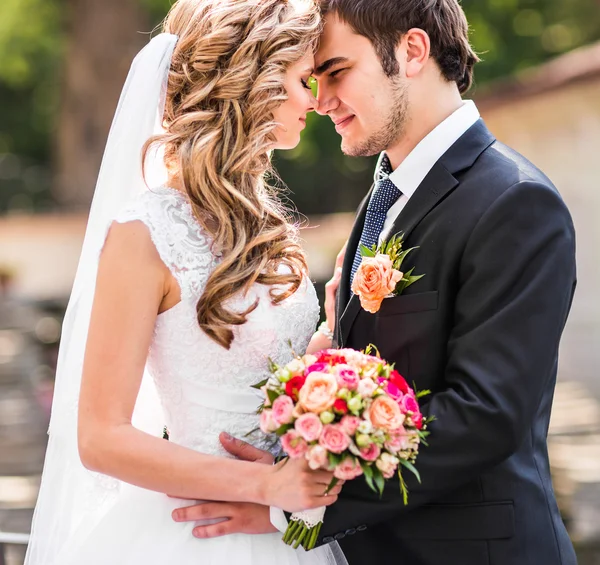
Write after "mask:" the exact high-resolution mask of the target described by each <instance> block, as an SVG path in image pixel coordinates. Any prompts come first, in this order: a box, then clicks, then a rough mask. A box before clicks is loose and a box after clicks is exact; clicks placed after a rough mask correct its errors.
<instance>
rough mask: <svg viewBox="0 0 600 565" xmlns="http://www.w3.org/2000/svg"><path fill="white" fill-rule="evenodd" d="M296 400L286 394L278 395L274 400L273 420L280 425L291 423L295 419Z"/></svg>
mask: <svg viewBox="0 0 600 565" xmlns="http://www.w3.org/2000/svg"><path fill="white" fill-rule="evenodd" d="M293 412H294V401H293V400H292V399H291V398H290V397H289V396H286V395H285V394H283V395H281V396H278V397H277V398H276V399H275V401H274V402H273V420H275V422H277V423H278V424H279V425H280V426H283V424H289V423H291V422H292V420H293V419H294V416H293V415H292V413H293Z"/></svg>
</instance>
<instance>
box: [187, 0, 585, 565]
mask: <svg viewBox="0 0 600 565" xmlns="http://www.w3.org/2000/svg"><path fill="white" fill-rule="evenodd" d="M323 8H324V10H325V12H326V24H325V30H324V34H323V38H322V42H321V46H320V49H319V51H318V53H317V56H316V58H317V63H316V64H317V71H316V73H315V76H316V78H317V79H318V86H319V95H318V100H319V113H321V114H324V115H325V114H326V115H328V116H329V117H330V118H331V119H332V120H333V121H334V122H335V124H336V130H337V131H338V133H339V134H340V136H341V137H342V149H343V151H344V152H345V153H346V154H348V155H354V156H366V155H374V154H377V153H381V157H380V159H379V164H378V167H377V171H376V174H375V183H374V185H373V187H371V190H370V191H369V193H368V194H367V196H366V197H365V199H364V201H363V203H362V204H361V206H360V208H359V211H358V216H357V219H356V222H355V224H354V228H353V230H352V233H351V235H350V238H349V240H348V244H347V250H346V255H345V260H344V264H343V271H342V276H341V283H340V287H339V291H338V296H337V316H336V327H335V341H336V342H337V344H338V345H339V346H342V347H352V348H355V349H362V348H364V347H365V346H367V345H368V344H369V343H373V344H375V345H377V347H378V348H379V351H380V353H381V355H382V356H383V357H384V358H385V359H387V360H388V361H389V362H393V363H395V364H396V367H397V369H398V370H399V371H400V372H401V373H402V374H403V375H404V376H405V377H406V378H407V380H409V381H410V382H412V381H414V382H415V384H416V387H417V388H418V389H430V390H431V391H432V394H431V395H430V396H428V397H426V398H425V399H424V401H423V412H424V415H433V416H435V418H436V420H435V421H434V422H433V424H431V425H430V431H431V436H430V438H429V440H430V441H429V447H423V448H422V450H421V453H420V455H419V457H418V460H417V467H418V469H419V470H420V473H421V478H422V482H421V483H420V484H419V483H417V482H416V480H411V479H410V474H405V475H406V477H407V479H408V481H409V485H408V486H409V491H410V494H409V501H408V505H407V506H405V505H404V504H403V502H402V496H401V495H400V490H399V488H398V486H397V484H396V483H395V481H389V482H388V484H387V485H386V488H385V492H384V495H383V497H382V499H381V500H380V499H379V498H378V497H377V496H376V495H374V494H373V493H372V492H371V491H370V490H369V489H368V488H367V486H366V485H365V483H364V481H363V480H362V479H360V478H359V479H357V480H354V481H350V482H347V483H346V484H345V485H344V488H343V490H342V493H341V495H340V497H339V500H338V502H337V503H336V504H335V505H333V506H331V507H329V508H328V510H327V513H326V515H325V523H324V525H323V528H322V530H321V539H320V540H319V543H320V544H323V543H329V542H331V541H333V540H338V541H339V542H340V545H341V546H342V549H343V550H344V553H345V555H346V557H347V559H348V561H349V563H350V565H367V564H369V563H377V564H378V565H396V564H397V563H405V564H407V565H484V564H485V565H525V564H540V565H574V564H575V563H576V559H575V555H574V551H573V548H572V545H571V542H570V541H569V538H568V535H567V532H566V530H565V527H564V525H563V523H562V521H561V517H560V514H559V510H558V507H557V504H556V500H555V497H554V493H553V490H552V483H551V479H550V469H549V464H548V454H547V448H546V433H547V429H548V421H549V417H550V409H551V405H552V397H553V393H554V387H555V383H556V373H557V356H558V345H559V340H560V336H561V333H562V330H563V327H564V324H565V321H566V318H567V314H568V312H569V308H570V305H571V300H572V297H573V291H574V288H575V239H574V238H575V234H574V231H573V225H572V222H571V218H570V216H569V213H568V211H567V209H566V207H565V205H564V203H563V201H562V199H561V198H560V196H559V194H558V192H557V191H556V189H555V188H554V186H553V185H552V183H551V182H550V180H549V179H548V178H547V177H546V176H544V174H543V173H541V172H540V171H539V170H538V169H536V168H535V167H534V166H533V165H532V164H531V163H529V162H528V161H527V160H525V159H524V158H523V157H522V156H520V155H519V154H517V153H515V152H514V151H513V150H511V149H509V148H508V147H506V146H504V145H502V144H501V143H499V142H498V141H496V140H495V139H494V137H493V135H492V134H491V133H490V132H489V131H488V129H487V128H486V126H485V124H484V123H483V121H482V120H481V119H480V117H479V113H478V111H477V108H476V107H475V105H474V104H473V103H472V102H463V100H462V98H461V94H464V93H465V92H466V91H467V90H468V89H469V87H470V85H471V82H472V72H473V66H474V64H475V63H476V62H477V57H476V55H475V54H474V53H473V51H472V49H471V47H470V46H469V41H468V31H467V30H468V28H467V23H466V20H465V17H464V14H463V12H462V10H461V8H460V6H459V4H458V1H457V0H325V1H324V2H323ZM396 233H403V234H404V237H405V239H406V247H407V248H408V247H418V249H417V250H415V251H413V252H412V253H411V254H410V255H409V256H408V258H407V259H406V260H405V264H404V265H403V266H404V267H405V268H406V269H408V268H411V267H414V272H415V274H423V275H425V276H424V277H423V278H422V279H421V280H419V281H418V282H417V283H415V284H414V285H412V286H411V287H410V288H408V289H407V290H406V291H405V292H404V293H402V294H401V295H400V296H397V297H393V298H388V299H385V300H384V301H383V303H382V306H381V309H380V310H379V312H378V313H376V314H369V313H367V312H366V311H365V310H363V309H362V308H361V305H360V301H359V300H358V298H357V297H356V296H354V295H353V294H352V293H351V290H350V285H351V280H352V277H353V275H354V273H355V271H356V268H357V266H358V264H359V262H360V257H359V255H358V254H357V251H356V250H357V247H358V245H359V242H360V243H363V244H365V245H367V246H371V245H372V244H374V243H376V242H377V241H381V239H387V238H389V237H390V236H391V235H393V234H396ZM224 443H225V445H226V446H227V447H228V448H229V450H230V451H232V452H234V453H237V454H240V453H242V452H243V453H245V454H246V455H245V456H250V457H254V458H258V457H260V454H256V453H253V452H252V448H250V447H249V446H242V444H241V442H239V441H238V442H233V443H232V442H231V441H225V442H224ZM240 446H241V447H240ZM198 508H200V507H196V510H195V509H194V508H191V509H189V510H187V511H185V512H186V514H185V515H186V517H187V518H189V519H194V518H196V517H201V518H206V517H211V516H210V514H211V513H214V516H223V513H222V512H221V509H220V508H219V503H211V504H207V505H205V509H204V510H203V509H200V510H198ZM194 512H198V513H196V514H195V513H194ZM227 515H228V516H229V517H230V518H231V520H230V523H229V526H226V525H225V524H227V523H223V524H221V525H220V526H217V527H218V528H219V529H214V527H213V529H212V530H211V529H210V528H211V527H210V526H208V527H206V529H202V528H200V529H199V531H198V535H200V536H203V537H210V536H212V535H219V534H222V533H230V532H232V531H250V530H252V531H255V532H256V533H259V532H260V531H272V529H271V527H270V526H269V524H268V521H267V512H266V509H261V508H260V507H258V508H257V507H248V506H247V505H246V506H244V505H240V506H236V505H228V506H227Z"/></svg>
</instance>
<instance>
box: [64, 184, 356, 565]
mask: <svg viewBox="0 0 600 565" xmlns="http://www.w3.org/2000/svg"><path fill="white" fill-rule="evenodd" d="M114 220H115V221H117V222H120V223H123V222H131V221H140V222H143V224H144V225H145V226H146V228H147V229H148V231H149V234H150V237H151V238H152V241H153V243H154V245H155V247H156V249H157V251H158V253H159V255H160V257H161V259H162V261H163V262H164V264H165V265H166V266H167V267H168V268H169V270H170V272H171V273H172V274H173V276H174V277H175V279H176V280H177V282H178V284H179V286H180V289H181V302H179V303H178V304H177V305H176V306H174V307H173V308H171V309H170V310H167V311H165V312H163V313H162V314H160V315H158V317H157V319H156V323H155V328H154V334H153V338H152V342H151V346H150V349H149V353H148V359H147V370H148V372H149V373H150V375H151V376H152V379H153V380H154V382H155V385H156V389H157V391H158V396H159V398H160V402H161V405H162V408H163V411H164V415H165V424H166V425H167V427H168V429H169V433H170V440H169V441H172V442H175V443H177V444H179V445H182V446H184V447H187V448H189V449H194V450H196V451H199V452H202V453H205V454H210V455H214V456H218V457H230V455H229V454H228V453H227V452H226V451H225V450H224V449H223V448H222V446H221V444H220V442H219V439H218V436H219V433H220V432H223V431H225V432H228V433H229V434H231V435H233V436H236V437H240V438H244V436H245V435H246V434H247V433H248V432H250V431H252V430H254V429H255V428H257V427H258V416H257V415H256V408H257V407H258V405H259V403H260V398H259V396H258V391H256V390H255V389H252V388H251V385H252V384H255V383H257V382H259V381H260V380H262V379H264V378H265V376H266V375H267V370H268V358H269V357H270V358H271V359H273V361H275V362H276V363H282V364H283V363H286V362H288V361H290V360H291V358H292V356H293V353H292V351H293V350H294V351H295V352H297V353H302V352H304V351H305V349H306V347H307V345H308V342H309V340H310V337H311V335H312V333H313V331H314V328H315V325H316V323H317V319H318V314H319V305H318V300H317V296H316V293H315V289H314V287H313V285H312V284H311V282H310V281H309V280H308V279H307V278H305V279H304V280H303V283H302V285H301V287H300V289H299V290H298V291H297V292H296V293H295V294H293V295H292V296H291V297H289V298H288V299H286V300H285V301H283V302H282V303H281V304H280V305H277V306H273V305H272V304H271V301H270V299H269V294H268V293H269V287H267V286H264V285H260V284H256V285H254V287H253V288H252V289H251V292H249V293H248V295H247V296H245V297H244V296H240V297H237V298H234V299H232V301H231V302H230V303H229V304H228V306H229V307H230V308H235V309H239V310H243V309H245V308H247V307H248V306H249V305H250V304H252V303H253V302H254V300H255V298H256V297H258V298H259V299H260V302H259V306H258V307H257V308H256V310H254V311H253V312H252V313H251V314H250V315H249V317H248V322H247V323H246V324H244V325H243V326H240V327H237V328H235V329H234V335H235V339H234V341H233V344H232V346H231V348H230V349H229V350H226V349H224V348H223V347H221V346H220V345H218V344H217V343H215V342H214V341H212V340H211V339H210V338H209V337H208V336H207V335H206V334H205V333H204V332H203V331H201V330H200V328H199V326H198V322H197V319H196V303H197V300H198V298H199V296H200V295H201V293H202V292H203V289H204V287H205V285H206V281H207V279H208V277H209V275H210V273H211V272H212V271H213V270H214V268H215V266H216V265H217V264H218V263H219V261H220V256H219V252H218V250H216V249H214V248H213V245H212V242H211V239H210V237H209V236H208V235H207V234H206V233H205V232H204V230H203V229H202V228H201V226H200V224H199V223H198V222H197V220H196V219H195V217H194V215H193V213H192V209H191V206H190V204H189V202H188V200H187V196H186V195H185V194H183V193H181V192H179V191H177V190H175V189H172V188H168V187H161V188H157V189H152V190H148V191H146V192H145V193H143V194H142V195H140V196H138V197H136V198H135V199H134V201H133V202H131V203H129V204H128V205H127V206H126V207H125V208H124V209H123V210H122V211H121V212H120V213H119V214H118V215H117V217H115V218H114ZM250 441H251V443H253V444H254V445H256V446H257V447H259V448H262V449H264V448H267V447H268V442H267V440H266V438H265V437H264V436H262V435H261V434H260V432H259V433H258V435H257V436H256V437H254V439H252V436H251V439H250ZM105 480H106V481H110V479H108V478H105ZM240 480H242V479H240ZM108 492H110V491H108ZM111 496H112V497H114V500H112V501H111V504H110V508H109V510H108V512H106V513H103V514H102V516H101V518H100V520H99V521H98V522H97V523H95V524H94V525H93V527H91V528H90V527H89V526H88V527H87V529H86V531H77V532H75V533H74V535H73V536H72V537H71V539H70V542H69V543H67V544H66V548H63V551H62V553H61V554H60V555H59V556H58V558H57V559H56V560H55V562H54V563H56V564H57V565H100V564H102V565H171V564H173V565H223V564H225V563H230V564H231V565H244V564H248V565H269V564H273V565H295V564H303V565H320V564H333V563H344V562H345V560H344V558H343V555H342V554H341V551H340V550H339V547H338V546H337V544H334V545H332V546H325V547H320V548H317V549H315V550H313V551H310V552H305V551H304V550H303V549H302V548H300V549H297V550H294V549H292V548H291V547H289V546H287V545H285V544H284V543H283V542H282V541H281V537H282V534H281V533H273V534H263V535H246V534H233V535H229V536H224V537H220V538H213V539H196V538H194V537H193V536H192V530H193V528H194V527H195V526H196V525H198V524H200V522H188V523H177V522H174V521H173V520H172V518H171V512H172V511H173V510H174V509H175V508H179V507H182V506H189V505H192V504H194V502H192V501H189V500H181V499H172V498H169V497H167V496H166V495H165V494H161V493H157V492H153V491H149V490H145V489H141V488H138V487H135V486H132V485H128V484H124V483H120V482H119V481H115V488H114V489H113V492H112V494H111ZM102 502H103V501H95V500H91V501H90V506H91V507H92V508H93V507H94V505H101V504H102ZM88 523H90V522H89V521H88Z"/></svg>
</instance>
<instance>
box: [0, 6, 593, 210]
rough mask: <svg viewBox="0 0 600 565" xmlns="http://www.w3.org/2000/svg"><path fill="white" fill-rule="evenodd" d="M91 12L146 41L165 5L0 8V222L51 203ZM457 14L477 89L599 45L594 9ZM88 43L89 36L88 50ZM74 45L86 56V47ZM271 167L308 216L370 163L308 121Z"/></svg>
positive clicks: (356, 190) (353, 199) (343, 195)
mask: <svg viewBox="0 0 600 565" xmlns="http://www.w3.org/2000/svg"><path fill="white" fill-rule="evenodd" d="M93 2H96V3H98V6H99V8H100V9H103V8H104V9H106V10H117V11H118V10H121V9H123V10H126V9H127V8H128V7H129V10H130V12H131V5H132V3H137V7H139V8H141V12H142V13H143V18H142V19H141V20H140V23H139V24H138V25H141V26H142V29H139V28H138V29H134V30H132V34H133V33H134V32H139V31H150V30H151V29H152V28H153V26H154V25H156V24H157V23H158V22H160V20H161V19H162V17H163V16H164V14H165V13H166V11H167V10H168V8H169V6H170V3H171V2H170V0H121V1H120V2H114V1H112V2H105V0H2V2H1V4H0V212H2V211H7V210H9V209H15V208H17V209H18V208H21V209H47V208H51V207H52V206H53V202H55V199H53V198H52V197H51V195H50V190H49V189H50V175H49V172H48V171H50V170H54V171H56V167H54V168H52V167H51V164H52V162H53V158H54V161H55V160H56V159H55V155H56V150H55V149H54V150H53V147H54V148H55V147H56V144H55V141H56V140H57V139H59V136H60V132H59V131H58V130H60V128H61V127H65V126H64V125H62V124H61V120H62V118H61V113H60V111H59V99H60V98H61V97H62V98H63V99H64V96H65V93H64V90H62V91H61V89H64V81H65V77H66V75H67V73H66V71H65V69H68V68H69V67H68V61H65V59H67V58H69V57H73V47H72V46H71V48H69V47H68V45H69V39H72V37H73V36H74V29H73V25H75V24H76V22H74V21H73V14H76V13H77V10H78V9H79V10H81V6H80V5H81V4H82V3H85V4H86V5H87V6H88V7H89V6H90V5H91V4H92V3H93ZM463 6H464V9H465V11H466V13H467V16H468V18H469V22H470V24H471V27H472V41H473V44H474V46H475V49H476V50H477V51H478V52H479V53H480V54H481V57H482V58H483V63H481V64H480V65H479V67H478V69H477V73H476V77H477V85H481V84H484V83H488V82H490V81H493V80H494V79H497V78H499V77H502V76H506V75H510V74H512V73H514V72H518V71H520V70H522V69H524V68H526V67H530V66H533V65H536V64H539V63H541V62H544V61H545V60H547V59H549V58H551V57H554V56H556V55H557V54H560V53H563V52H566V51H569V50H571V49H573V48H576V47H578V46H581V45H585V44H587V43H590V42H592V41H595V40H598V39H600V2H599V0H463ZM117 17H118V14H117ZM111 31H114V30H111V29H110V27H109V26H107V27H105V28H103V27H102V24H101V23H99V24H98V25H97V26H96V27H95V28H94V29H92V28H91V29H90V31H89V33H90V34H94V36H95V40H94V43H95V44H96V45H97V43H96V42H97V41H98V40H101V41H104V42H105V43H106V45H107V46H109V47H111V48H112V49H113V50H114V41H115V39H114V37H113V36H114V33H113V34H112V35H111ZM79 37H81V35H80V36H79ZM92 39H94V38H92V37H91V35H90V43H92ZM139 39H140V41H142V40H143V37H140V38H139ZM79 42H80V43H81V45H80V49H81V50H85V49H86V47H87V46H86V44H85V43H86V42H84V41H81V40H79ZM75 47H77V46H75ZM129 48H130V46H128V49H129ZM96 49H97V47H96ZM128 49H125V48H124V49H123V51H124V52H127V51H128ZM122 72H123V71H122V69H119V73H122ZM123 78H124V75H123V76H118V77H117V80H118V81H119V82H121V81H122V80H123ZM476 88H477V86H476ZM106 98H107V99H106V104H107V105H108V108H109V110H110V112H112V109H113V108H114V107H115V105H116V95H115V94H114V93H113V92H112V91H111V92H110V96H107V97H106ZM107 129H108V125H106V130H107ZM96 136H97V135H96ZM100 137H102V136H100ZM102 146H103V142H100V143H99V149H97V150H96V153H97V155H96V156H95V158H96V159H97V161H98V164H99V160H100V158H101V153H102ZM90 150H91V149H90ZM276 165H277V168H278V170H279V172H280V174H281V176H282V178H283V179H285V181H286V183H287V184H288V186H289V187H290V189H291V191H292V194H291V195H290V196H291V198H292V200H293V201H294V202H295V203H296V204H297V206H298V208H299V209H300V211H301V212H303V213H306V214H313V213H322V212H332V211H346V210H353V209H354V208H355V207H356V204H357V203H358V201H359V199H360V196H361V194H364V191H365V190H366V187H368V186H369V184H370V179H371V175H372V166H373V161H372V159H349V158H347V157H345V156H343V155H342V154H341V152H340V150H339V140H338V137H337V135H336V134H335V132H334V130H333V128H332V127H331V124H330V122H329V120H326V119H321V118H319V117H317V116H312V117H311V119H310V120H309V125H308V127H307V129H306V131H305V134H304V139H303V143H302V144H301V145H300V146H299V147H298V148H297V149H296V150H294V151H291V152H285V153H280V154H278V155H277V156H276ZM92 188H93V187H92ZM88 190H90V189H88Z"/></svg>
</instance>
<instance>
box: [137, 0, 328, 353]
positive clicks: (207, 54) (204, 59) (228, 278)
mask: <svg viewBox="0 0 600 565" xmlns="http://www.w3.org/2000/svg"><path fill="white" fill-rule="evenodd" d="M164 31H165V32H167V33H172V34H176V35H178V36H179V40H178V42H177V45H176V47H175V51H174V53H173V58H172V63H171V69H170V73H169V78H168V85H167V96H166V105H165V113H164V127H165V133H164V134H161V135H158V136H155V137H154V138H152V139H150V140H149V141H148V142H147V143H146V146H145V149H144V159H145V157H146V154H147V152H148V151H149V150H150V148H151V147H152V146H155V145H157V144H158V145H161V146H163V147H164V153H165V161H166V164H167V168H168V169H169V171H170V173H171V174H172V175H176V176H177V178H178V179H179V180H180V181H181V182H182V184H183V185H184V187H185V190H186V192H187V194H188V196H189V200H190V202H191V204H192V207H193V209H194V213H195V216H196V217H197V219H198V221H199V222H200V223H201V225H202V227H203V228H204V229H205V230H206V231H207V232H208V233H209V234H210V235H211V237H212V238H213V240H214V245H215V248H216V249H218V250H220V251H221V252H222V260H221V262H220V263H219V265H218V266H217V268H216V269H215V270H214V272H213V273H212V274H211V275H210V277H209V279H208V281H207V284H206V288H205V290H204V293H203V294H202V296H201V297H200V299H199V301H198V304H197V307H196V310H197V314H198V323H199V325H200V327H201V328H202V330H203V331H204V332H205V333H206V334H207V335H208V336H210V337H211V338H212V339H213V340H214V341H216V342H217V343H219V344H221V345H222V346H223V347H225V348H227V349H229V348H230V346H231V343H232V341H233V337H234V334H233V327H234V326H240V325H242V324H244V323H245V322H246V321H247V317H248V315H249V314H250V313H251V312H252V311H253V310H254V309H255V308H256V307H257V306H258V300H257V301H256V302H255V303H254V304H253V305H252V306H251V307H250V308H248V309H247V310H246V311H245V312H241V313H240V312H235V311H232V310H230V309H228V308H227V307H226V303H227V301H228V300H229V299H231V298H232V297H234V296H235V295H238V294H240V293H242V294H243V293H245V292H247V291H248V290H249V289H250V287H251V286H252V285H253V284H254V283H260V284H264V285H270V286H271V287H272V288H271V289H270V291H269V293H270V298H271V302H272V303H273V304H279V303H280V302H282V301H283V300H285V299H286V298H288V297H289V296H291V295H292V294H293V293H295V292H296V291H297V290H298V288H299V286H300V284H301V282H302V277H303V274H304V273H305V272H306V270H307V266H306V259H305V256H304V253H303V251H302V248H301V247H300V245H299V243H298V237H297V227H296V226H294V225H293V223H292V222H291V221H290V219H289V218H288V217H287V213H286V211H285V209H284V208H283V206H282V204H281V203H280V201H279V200H278V199H277V197H276V195H275V192H274V190H273V189H271V187H269V186H268V184H267V182H266V177H267V175H268V173H270V172H272V169H271V159H270V151H271V149H272V148H273V145H274V143H275V139H276V138H275V129H276V127H277V123H276V122H275V120H274V116H273V111H274V110H275V109H276V108H277V107H278V106H279V105H280V104H282V103H283V102H284V101H285V100H286V99H287V94H286V90H285V88H284V80H285V73H286V70H287V69H288V68H289V67H290V66H292V65H293V64H294V63H296V62H298V61H299V60H300V59H302V57H303V56H304V55H305V54H306V53H308V52H311V51H314V50H315V48H316V45H317V42H318V38H319V35H320V31H321V17H320V12H319V8H318V7H317V6H316V4H315V3H314V2H313V1H312V0H179V1H178V2H176V3H175V4H174V5H173V7H172V8H171V10H170V12H169V14H168V16H167V18H166V20H165V23H164ZM282 266H283V267H286V268H284V269H281V267H282ZM282 271H283V272H282ZM275 285H277V286H278V287H279V288H278V289H276V288H275Z"/></svg>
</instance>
